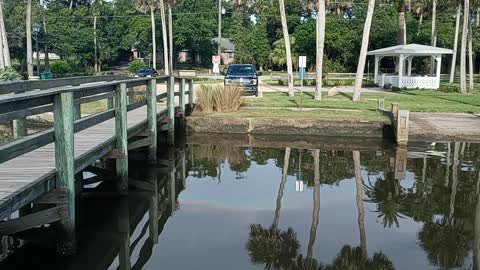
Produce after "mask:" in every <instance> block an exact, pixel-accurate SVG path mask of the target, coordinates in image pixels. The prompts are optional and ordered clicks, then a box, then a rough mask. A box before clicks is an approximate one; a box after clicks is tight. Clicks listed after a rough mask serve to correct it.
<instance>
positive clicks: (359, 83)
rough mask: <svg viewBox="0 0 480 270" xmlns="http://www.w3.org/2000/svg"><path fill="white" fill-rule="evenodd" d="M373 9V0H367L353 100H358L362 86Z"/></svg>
mask: <svg viewBox="0 0 480 270" xmlns="http://www.w3.org/2000/svg"><path fill="white" fill-rule="evenodd" d="M374 10H375V0H368V10H367V17H366V18H365V25H364V26H363V36H362V48H361V49H360V57H359V59H358V66H357V76H356V77H355V87H354V93H353V101H359V100H360V91H361V88H362V82H363V72H364V70H365V62H366V60H367V51H368V41H369V38H370V27H371V26H372V18H373V11H374Z"/></svg>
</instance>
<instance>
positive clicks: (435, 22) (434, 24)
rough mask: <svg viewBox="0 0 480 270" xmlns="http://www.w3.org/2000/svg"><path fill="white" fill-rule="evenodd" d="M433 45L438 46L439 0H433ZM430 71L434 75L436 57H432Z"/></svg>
mask: <svg viewBox="0 0 480 270" xmlns="http://www.w3.org/2000/svg"><path fill="white" fill-rule="evenodd" d="M430 44H431V45H432V47H437V0H432V33H431V37H430ZM430 61H431V62H430V72H431V74H432V76H433V74H434V72H435V58H434V57H431V58H430Z"/></svg>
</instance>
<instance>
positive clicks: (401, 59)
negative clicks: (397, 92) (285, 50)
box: [397, 54, 405, 88]
mask: <svg viewBox="0 0 480 270" xmlns="http://www.w3.org/2000/svg"><path fill="white" fill-rule="evenodd" d="M404 59H405V57H404V56H403V54H400V56H399V61H398V62H399V65H398V85H397V87H398V88H402V87H403V83H402V81H403V72H404V67H403V63H404Z"/></svg>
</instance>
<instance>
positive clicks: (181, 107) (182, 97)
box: [179, 79, 185, 116]
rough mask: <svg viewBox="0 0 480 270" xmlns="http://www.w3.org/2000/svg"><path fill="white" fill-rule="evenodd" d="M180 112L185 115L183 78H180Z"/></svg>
mask: <svg viewBox="0 0 480 270" xmlns="http://www.w3.org/2000/svg"><path fill="white" fill-rule="evenodd" d="M179 103H180V113H181V114H182V115H183V116H185V79H180V95H179Z"/></svg>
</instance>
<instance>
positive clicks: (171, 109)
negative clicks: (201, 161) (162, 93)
mask: <svg viewBox="0 0 480 270" xmlns="http://www.w3.org/2000/svg"><path fill="white" fill-rule="evenodd" d="M167 107H168V114H167V116H168V124H169V130H168V145H170V146H172V145H175V77H174V76H170V77H169V78H168V89H167Z"/></svg>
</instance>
